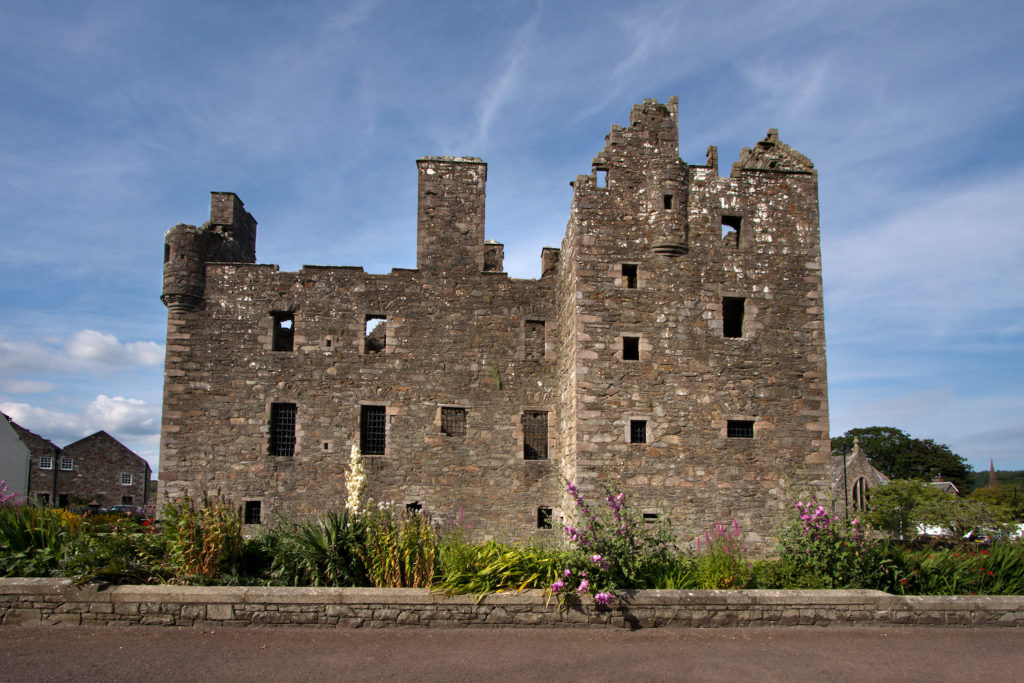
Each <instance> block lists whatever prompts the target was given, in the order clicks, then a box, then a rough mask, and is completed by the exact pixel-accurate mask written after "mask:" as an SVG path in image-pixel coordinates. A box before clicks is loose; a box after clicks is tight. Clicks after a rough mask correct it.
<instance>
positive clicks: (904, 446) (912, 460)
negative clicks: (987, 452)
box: [832, 427, 974, 495]
mask: <svg viewBox="0 0 1024 683" xmlns="http://www.w3.org/2000/svg"><path fill="white" fill-rule="evenodd" d="M855 436H856V437H859V438H860V447H861V450H863V451H864V454H865V455H866V456H867V458H868V460H869V461H870V462H871V464H872V465H873V466H874V467H875V468H876V469H878V470H879V471H880V472H882V474H884V475H886V476H887V477H889V478H890V479H919V480H923V481H930V480H931V479H932V477H936V476H941V477H942V478H943V479H945V480H946V481H951V482H953V484H955V485H956V487H957V488H958V489H960V493H961V494H963V495H966V494H967V493H969V492H970V490H971V489H972V488H974V473H973V472H972V471H971V468H970V466H969V465H968V464H967V461H966V460H965V459H964V458H962V457H961V456H959V455H957V454H956V453H954V452H953V451H952V450H950V448H949V446H947V445H946V444H942V443H935V442H934V441H932V440H931V439H915V438H914V437H912V436H910V435H909V434H907V433H906V432H904V431H903V430H901V429H896V428H895V427H866V428H859V429H851V430H850V431H848V432H846V433H845V434H843V435H842V436H840V437H832V455H846V454H847V453H849V452H850V451H852V450H853V437H855Z"/></svg>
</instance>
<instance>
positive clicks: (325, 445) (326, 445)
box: [324, 441, 331, 451]
mask: <svg viewBox="0 0 1024 683" xmlns="http://www.w3.org/2000/svg"><path fill="white" fill-rule="evenodd" d="M324 450H325V451H329V450H331V443H330V442H329V441H324Z"/></svg>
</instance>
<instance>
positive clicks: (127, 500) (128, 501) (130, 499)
mask: <svg viewBox="0 0 1024 683" xmlns="http://www.w3.org/2000/svg"><path fill="white" fill-rule="evenodd" d="M121 505H135V496H121Z"/></svg>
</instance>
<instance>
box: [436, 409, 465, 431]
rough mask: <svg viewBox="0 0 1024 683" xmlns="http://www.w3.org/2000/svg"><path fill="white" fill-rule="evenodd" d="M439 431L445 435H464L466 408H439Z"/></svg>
mask: <svg viewBox="0 0 1024 683" xmlns="http://www.w3.org/2000/svg"><path fill="white" fill-rule="evenodd" d="M441 433H442V434H445V435H447V436H465V435H466V409H465V408H441Z"/></svg>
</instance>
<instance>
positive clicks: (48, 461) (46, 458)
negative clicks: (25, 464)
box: [39, 455, 53, 470]
mask: <svg viewBox="0 0 1024 683" xmlns="http://www.w3.org/2000/svg"><path fill="white" fill-rule="evenodd" d="M39 469H41V470H52V469H53V456H50V455H41V456H39Z"/></svg>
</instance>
